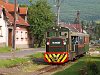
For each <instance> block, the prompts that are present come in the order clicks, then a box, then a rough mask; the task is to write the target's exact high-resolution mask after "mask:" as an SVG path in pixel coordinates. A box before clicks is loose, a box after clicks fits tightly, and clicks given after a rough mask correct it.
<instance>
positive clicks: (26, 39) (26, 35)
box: [25, 32, 27, 40]
mask: <svg viewBox="0 0 100 75" xmlns="http://www.w3.org/2000/svg"><path fill="white" fill-rule="evenodd" d="M25 39H26V40H27V32H25Z"/></svg>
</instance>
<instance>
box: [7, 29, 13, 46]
mask: <svg viewBox="0 0 100 75" xmlns="http://www.w3.org/2000/svg"><path fill="white" fill-rule="evenodd" d="M8 46H9V47H12V29H8Z"/></svg>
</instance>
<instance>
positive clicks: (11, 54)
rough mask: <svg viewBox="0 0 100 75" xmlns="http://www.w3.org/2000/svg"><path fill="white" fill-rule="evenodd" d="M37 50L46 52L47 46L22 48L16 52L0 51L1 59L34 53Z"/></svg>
mask: <svg viewBox="0 0 100 75" xmlns="http://www.w3.org/2000/svg"><path fill="white" fill-rule="evenodd" d="M37 52H45V48H33V49H22V50H20V51H17V52H15V53H13V52H10V53H0V59H10V58H12V57H13V55H15V57H25V56H27V55H30V54H34V53H37Z"/></svg>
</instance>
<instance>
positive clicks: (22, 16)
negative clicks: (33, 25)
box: [0, 0, 32, 48]
mask: <svg viewBox="0 0 100 75" xmlns="http://www.w3.org/2000/svg"><path fill="white" fill-rule="evenodd" d="M0 5H1V6H2V9H3V11H4V16H5V20H4V21H6V22H5V23H3V24H4V25H3V24H2V23H0V24H2V27H3V26H4V29H5V30H4V29H2V32H3V34H4V35H5V36H6V39H5V40H6V41H5V42H6V45H7V46H9V47H12V44H13V26H14V4H12V3H9V2H8V0H6V1H3V0H0ZM27 10H28V8H27V7H19V5H18V4H17V6H16V30H15V44H16V48H29V47H32V42H31V35H30V34H29V26H30V25H29V23H28V21H27ZM1 39H2V38H0V40H1ZM0 42H1V41H0Z"/></svg>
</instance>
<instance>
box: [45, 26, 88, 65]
mask: <svg viewBox="0 0 100 75" xmlns="http://www.w3.org/2000/svg"><path fill="white" fill-rule="evenodd" d="M88 50H89V35H88V34H85V33H80V32H75V31H73V30H71V29H69V28H65V27H58V26H56V27H52V28H50V29H48V31H47V32H46V52H45V54H44V60H45V61H46V62H48V63H65V62H67V61H68V60H73V59H76V58H77V57H79V56H80V55H83V54H85V53H86V52H87V51H88Z"/></svg>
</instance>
